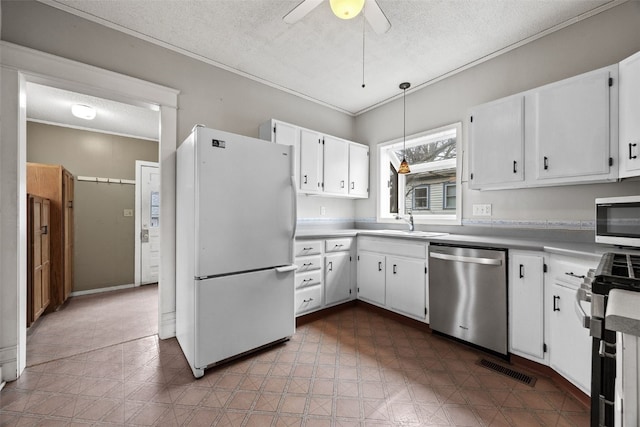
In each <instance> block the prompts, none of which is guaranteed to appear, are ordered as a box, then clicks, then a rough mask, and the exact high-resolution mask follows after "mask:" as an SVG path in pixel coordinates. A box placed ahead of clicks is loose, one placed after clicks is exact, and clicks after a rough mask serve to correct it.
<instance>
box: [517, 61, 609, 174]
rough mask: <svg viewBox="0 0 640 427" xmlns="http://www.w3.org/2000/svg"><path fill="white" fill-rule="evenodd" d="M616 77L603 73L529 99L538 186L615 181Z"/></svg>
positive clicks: (558, 85) (606, 70)
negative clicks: (612, 111) (612, 123)
mask: <svg viewBox="0 0 640 427" xmlns="http://www.w3.org/2000/svg"><path fill="white" fill-rule="evenodd" d="M616 71H617V66H612V67H607V68H602V69H599V70H596V71H592V72H589V73H585V74H581V75H579V76H576V77H573V78H570V79H566V80H562V81H560V82H557V83H553V84H550V85H547V86H543V87H541V88H538V89H537V90H534V91H532V92H531V93H529V94H528V95H527V98H526V99H527V110H528V111H530V113H531V123H532V126H531V127H530V129H531V138H530V141H531V142H532V143H533V144H534V146H535V159H534V165H535V166H534V171H535V179H536V181H540V182H542V181H548V182H549V183H554V184H561V183H576V182H580V181H587V182H593V181H607V180H615V179H617V175H618V173H617V170H618V166H617V164H616V165H615V167H614V165H613V163H614V157H616V156H615V154H616V153H617V144H612V141H615V139H614V138H615V135H612V131H614V130H615V128H616V127H615V126H613V129H612V125H611V121H612V116H611V109H612V108H611V107H612V106H613V105H614V104H613V103H612V102H611V101H612V99H611V98H612V92H615V93H617V89H614V88H613V83H614V80H617V72H616ZM616 99H617V98H616ZM615 105H617V101H616V104H615ZM613 117H614V120H615V116H613ZM527 142H529V141H527Z"/></svg>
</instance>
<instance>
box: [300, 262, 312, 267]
mask: <svg viewBox="0 0 640 427" xmlns="http://www.w3.org/2000/svg"><path fill="white" fill-rule="evenodd" d="M312 265H313V263H312V262H305V263H304V264H302V266H303V267H311V266H312Z"/></svg>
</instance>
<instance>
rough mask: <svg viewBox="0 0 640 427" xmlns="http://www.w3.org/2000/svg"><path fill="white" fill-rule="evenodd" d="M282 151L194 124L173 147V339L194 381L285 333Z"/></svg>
mask: <svg viewBox="0 0 640 427" xmlns="http://www.w3.org/2000/svg"><path fill="white" fill-rule="evenodd" d="M292 150H293V149H292V147H290V146H286V145H280V144H273V143H269V142H265V141H263V140H259V139H255V138H249V137H245V136H241V135H235V134H232V133H228V132H223V131H219V130H214V129H208V128H205V127H201V126H197V127H195V128H194V130H193V132H192V133H191V134H190V135H189V136H188V137H187V139H186V140H185V141H184V142H183V143H182V145H180V147H179V148H178V151H177V165H176V167H177V170H176V176H177V179H176V336H177V338H178V342H179V343H180V347H181V348H182V351H183V353H184V355H185V357H186V359H187V361H188V362H189V365H190V367H191V370H192V371H193V375H194V376H195V377H196V378H198V377H201V376H202V375H204V370H205V368H207V367H210V366H212V365H215V364H218V363H220V362H223V361H226V360H229V359H231V358H233V357H236V356H239V355H242V354H245V353H247V352H250V351H252V350H256V349H259V348H262V347H264V346H267V345H270V344H273V343H277V342H280V341H283V340H286V339H287V338H289V337H291V336H292V335H293V333H294V332H295V313H294V271H295V269H296V266H295V265H294V264H293V238H294V235H295V228H296V190H295V182H294V178H293V170H294V169H293V152H292Z"/></svg>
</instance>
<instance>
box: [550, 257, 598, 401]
mask: <svg viewBox="0 0 640 427" xmlns="http://www.w3.org/2000/svg"><path fill="white" fill-rule="evenodd" d="M597 264H598V263H597V260H592V261H590V260H586V259H583V258H580V259H578V258H572V257H566V256H561V255H552V256H551V263H550V271H549V273H550V274H549V277H550V279H551V280H550V283H549V284H548V287H547V289H548V292H546V298H545V310H546V314H547V320H548V324H549V329H548V331H549V365H550V366H551V368H553V369H554V370H555V371H556V372H558V373H559V374H560V375H562V376H563V377H565V378H566V379H567V380H569V381H570V382H571V383H573V384H574V385H575V386H577V387H578V388H579V389H581V390H582V391H584V392H585V393H586V394H590V389H591V345H592V338H591V337H590V336H589V330H588V329H585V328H583V327H582V324H581V323H580V320H579V319H578V315H577V314H576V308H577V307H576V303H577V302H576V290H577V289H578V287H579V286H580V283H581V282H582V280H583V276H585V275H586V274H587V272H588V270H589V269H590V268H596V267H597ZM582 308H583V310H584V311H585V312H586V313H589V312H590V307H589V306H588V304H586V305H583V306H582Z"/></svg>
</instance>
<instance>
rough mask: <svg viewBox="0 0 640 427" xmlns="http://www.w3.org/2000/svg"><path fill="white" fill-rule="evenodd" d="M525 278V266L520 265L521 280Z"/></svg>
mask: <svg viewBox="0 0 640 427" xmlns="http://www.w3.org/2000/svg"><path fill="white" fill-rule="evenodd" d="M523 277H524V265H522V264H520V278H521V279H522V278H523Z"/></svg>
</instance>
